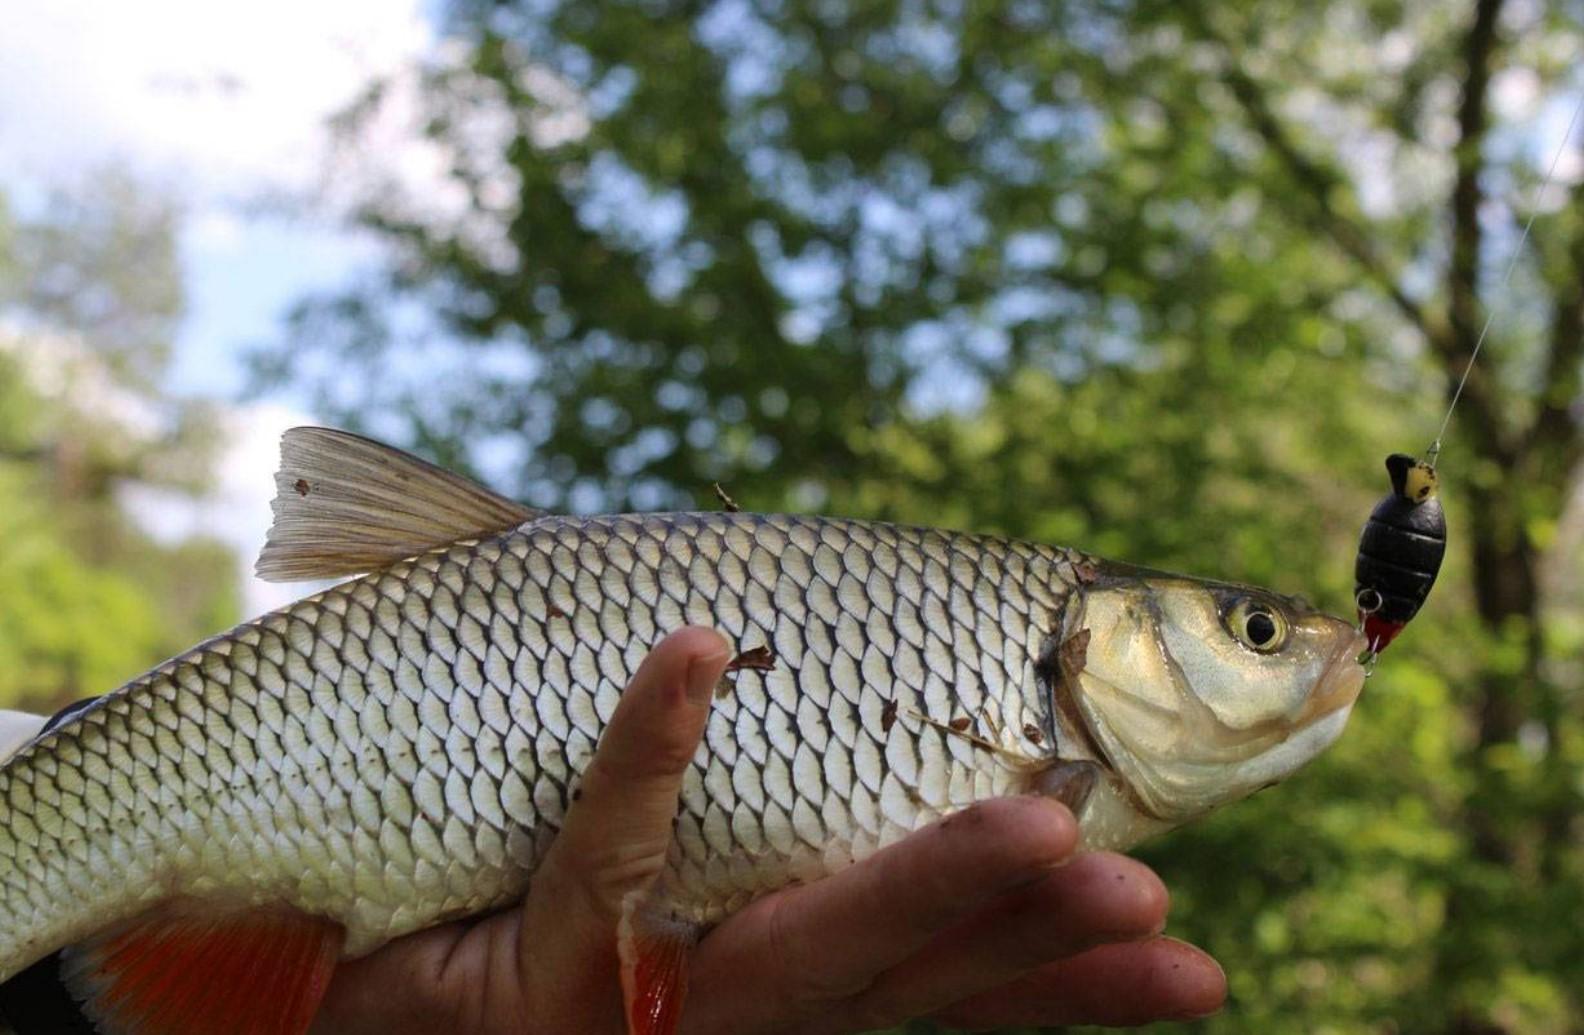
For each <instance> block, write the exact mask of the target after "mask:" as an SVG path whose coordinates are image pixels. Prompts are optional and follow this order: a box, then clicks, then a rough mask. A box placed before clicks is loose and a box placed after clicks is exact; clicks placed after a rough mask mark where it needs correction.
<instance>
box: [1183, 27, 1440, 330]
mask: <svg viewBox="0 0 1584 1035" xmlns="http://www.w3.org/2000/svg"><path fill="white" fill-rule="evenodd" d="M1182 10H1183V12H1184V14H1185V16H1186V17H1187V18H1188V20H1189V21H1190V22H1192V23H1193V25H1192V27H1193V28H1194V29H1196V30H1197V31H1198V32H1199V33H1200V35H1202V36H1203V37H1205V38H1206V39H1209V40H1210V41H1212V42H1214V43H1216V44H1217V45H1219V46H1220V47H1221V49H1222V50H1223V51H1224V52H1225V54H1226V59H1227V60H1226V67H1225V69H1224V70H1223V72H1222V75H1221V78H1222V80H1223V81H1224V82H1225V83H1226V85H1227V87H1228V88H1229V89H1230V90H1231V91H1232V96H1233V97H1235V98H1236V99H1237V102H1238V104H1239V106H1241V107H1242V109H1243V112H1244V114H1245V115H1247V116H1248V120H1249V123H1250V125H1251V126H1252V127H1253V128H1254V131H1255V132H1256V133H1258V134H1259V136H1260V139H1262V140H1263V141H1264V142H1265V146H1266V147H1268V148H1269V149H1270V150H1271V152H1272V153H1273V154H1274V155H1275V156H1276V157H1277V159H1278V160H1279V161H1280V162H1281V163H1282V165H1283V166H1284V167H1285V168H1286V170H1287V173H1288V175H1289V176H1291V177H1292V178H1293V180H1294V181H1295V182H1297V184H1298V185H1299V186H1300V187H1301V188H1303V190H1304V191H1305V193H1306V195H1307V196H1308V199H1309V202H1310V212H1309V215H1308V220H1307V221H1308V222H1309V223H1310V224H1311V225H1312V226H1314V227H1315V228H1316V229H1318V230H1319V231H1320V232H1321V233H1323V234H1325V235H1326V236H1327V237H1329V238H1330V239H1331V240H1332V241H1333V242H1334V243H1335V244H1336V245H1337V247H1339V248H1340V249H1342V251H1343V253H1344V254H1346V255H1347V256H1348V257H1349V258H1351V259H1352V260H1353V261H1354V262H1356V263H1358V265H1359V266H1360V267H1361V268H1362V269H1363V271H1364V273H1365V274H1366V275H1367V276H1368V277H1369V278H1370V279H1371V280H1372V281H1374V282H1375V284H1376V286H1378V287H1379V288H1380V289H1381V290H1382V291H1383V292H1385V293H1386V296H1387V297H1388V298H1390V299H1391V301H1392V304H1393V305H1395V306H1396V307H1397V309H1398V310H1399V311H1400V312H1401V313H1402V314H1403V316H1405V317H1406V318H1407V319H1408V321H1409V322H1410V323H1412V324H1413V325H1414V326H1415V327H1417V328H1418V329H1419V331H1420V332H1421V333H1422V334H1424V335H1425V337H1427V338H1434V337H1436V336H1437V335H1438V334H1440V333H1442V332H1441V329H1440V324H1441V321H1440V320H1439V319H1438V318H1437V317H1436V316H1435V315H1433V314H1431V313H1430V312H1428V311H1427V310H1426V309H1425V308H1424V306H1422V305H1420V304H1419V303H1418V302H1417V301H1415V300H1414V299H1413V298H1411V297H1409V296H1408V295H1407V294H1406V293H1405V292H1404V291H1403V289H1402V285H1401V284H1400V282H1399V278H1398V276H1397V273H1396V271H1395V270H1393V269H1392V268H1391V267H1390V265H1389V264H1388V263H1387V261H1386V260H1385V259H1384V258H1383V257H1382V256H1381V254H1380V252H1379V251H1378V250H1377V249H1376V247H1375V243H1374V241H1373V240H1372V238H1371V236H1370V235H1369V234H1368V233H1367V232H1366V231H1365V230H1364V228H1362V227H1360V226H1359V225H1358V224H1357V223H1355V222H1354V221H1353V220H1351V219H1349V218H1348V217H1347V216H1346V215H1344V214H1343V213H1342V212H1340V211H1338V209H1337V206H1336V204H1335V200H1336V198H1337V196H1338V195H1339V194H1340V193H1341V192H1343V191H1346V190H1347V189H1348V188H1349V184H1348V182H1347V179H1346V178H1345V177H1344V176H1343V175H1342V174H1341V173H1339V172H1337V171H1336V170H1335V169H1334V168H1331V167H1329V166H1327V165H1324V164H1322V163H1321V162H1318V161H1316V160H1315V159H1313V158H1311V157H1309V156H1308V155H1306V154H1304V153H1303V152H1302V151H1301V150H1299V148H1298V146H1297V145H1296V144H1295V143H1294V142H1293V139H1292V137H1291V135H1290V134H1289V133H1288V132H1287V128H1286V126H1284V125H1283V124H1282V122H1281V119H1279V118H1278V117H1277V116H1276V113H1275V111H1273V110H1272V108H1271V104H1270V100H1269V98H1268V97H1267V96H1266V92H1265V89H1264V87H1263V86H1261V85H1260V83H1258V82H1257V81H1256V80H1255V79H1254V77H1253V76H1251V75H1249V74H1248V73H1247V72H1245V71H1244V70H1243V68H1242V66H1241V64H1240V63H1239V61H1238V55H1237V53H1236V51H1235V50H1234V49H1233V47H1232V45H1231V43H1230V42H1228V40H1227V39H1226V38H1225V37H1223V36H1222V35H1220V34H1219V33H1218V32H1217V31H1216V29H1215V28H1214V26H1212V25H1210V24H1209V22H1208V21H1207V20H1206V18H1205V17H1204V13H1203V11H1201V10H1200V8H1199V5H1196V4H1185V5H1183V8H1182Z"/></svg>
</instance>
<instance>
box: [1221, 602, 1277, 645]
mask: <svg viewBox="0 0 1584 1035" xmlns="http://www.w3.org/2000/svg"><path fill="white" fill-rule="evenodd" d="M1227 628H1228V629H1230V630H1231V632H1232V635H1233V636H1235V637H1236V638H1237V640H1238V642H1239V643H1241V644H1243V645H1244V646H1245V647H1248V648H1250V649H1252V650H1257V651H1259V652H1260V653H1261V654H1269V653H1271V652H1273V651H1278V650H1281V649H1282V647H1283V646H1284V645H1285V644H1286V643H1287V620H1286V619H1285V618H1283V617H1282V616H1281V613H1280V612H1279V611H1275V610H1273V609H1272V608H1271V607H1270V606H1269V605H1268V604H1263V603H1260V602H1259V601H1257V600H1248V599H1244V600H1240V601H1238V602H1237V604H1236V605H1234V606H1233V608H1232V611H1231V613H1230V614H1228V615H1227Z"/></svg>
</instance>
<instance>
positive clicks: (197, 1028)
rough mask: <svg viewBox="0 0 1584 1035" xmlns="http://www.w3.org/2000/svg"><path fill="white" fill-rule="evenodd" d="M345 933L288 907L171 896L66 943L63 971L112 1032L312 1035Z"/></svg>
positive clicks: (112, 1034)
mask: <svg viewBox="0 0 1584 1035" xmlns="http://www.w3.org/2000/svg"><path fill="white" fill-rule="evenodd" d="M345 934H346V932H345V931H343V930H342V928H341V925H340V924H338V923H335V922H334V921H332V920H326V919H324V918H322V917H315V916H308V915H306V914H304V913H299V912H296V911H295V910H291V909H286V908H279V909H269V908H262V909H253V910H249V911H246V912H236V911H234V910H232V911H227V910H224V909H220V910H213V909H207V908H205V907H204V905H203V904H202V903H181V904H167V905H162V906H159V907H157V908H155V909H154V910H153V911H152V912H149V913H146V914H144V915H143V916H141V917H139V918H138V919H137V920H134V921H133V922H132V923H131V924H128V925H126V926H123V927H118V928H116V929H114V930H113V931H110V932H107V933H106V934H103V935H100V936H98V937H96V938H93V939H90V940H89V941H86V942H83V943H81V944H80V945H75V946H73V947H71V948H69V949H67V950H66V951H65V953H64V954H63V955H62V960H61V978H62V981H63V982H64V983H65V985H66V987H67V988H68V989H69V990H70V991H71V993H72V994H73V995H74V996H76V997H77V999H79V1000H80V1001H81V1002H82V1003H83V1012H84V1013H85V1014H87V1015H88V1016H89V1017H90V1018H92V1019H93V1021H94V1023H95V1024H97V1025H98V1027H99V1029H100V1030H101V1031H102V1032H104V1033H105V1035H217V1033H220V1032H225V1033H227V1035H303V1033H305V1032H306V1031H307V1030H308V1026H309V1025H310V1024H312V1023H313V1019H314V1014H315V1013H317V1012H318V1010H319V1000H320V999H322V998H323V997H324V993H325V989H326V988H328V987H329V985H330V975H331V972H332V971H334V970H335V965H336V960H337V959H339V958H340V955H341V943H342V941H343V939H344V937H345Z"/></svg>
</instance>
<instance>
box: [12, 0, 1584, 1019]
mask: <svg viewBox="0 0 1584 1035" xmlns="http://www.w3.org/2000/svg"><path fill="white" fill-rule="evenodd" d="M229 6H230V5H211V4H202V3H198V2H196V0H146V2H144V3H141V4H137V5H116V4H110V3H92V2H89V0H61V2H57V3H53V4H49V5H42V4H40V5H16V9H14V10H10V11H8V14H7V31H6V32H5V33H4V34H3V35H0V705H4V706H6V707H13V706H22V707H28V708H35V709H49V708H52V707H56V706H58V705H59V704H61V703H63V702H65V701H67V700H69V699H72V698H74V697H78V696H82V695H86V694H94V693H100V692H103V691H105V690H107V689H109V688H110V687H112V686H114V685H116V684H117V683H119V682H120V681H122V680H124V679H126V678H128V677H130V676H132V675H134V674H136V673H138V672H140V671H141V670H143V669H144V668H146V667H148V666H149V665H151V664H152V663H154V662H156V661H158V660H160V659H161V658H162V657H163V656H166V655H168V654H171V653H173V652H175V651H177V650H179V649H182V648H185V647H186V646H187V645H189V644H190V643H192V642H194V641H196V640H197V639H199V638H201V637H203V636H205V635H207V634H209V633H212V632H214V631H217V630H218V629H220V628H223V627H225V626H226V625H228V624H229V623H231V622H233V621H235V620H237V619H239V618H242V617H245V616H248V615H250V614H254V613H257V612H258V611H260V610H262V609H265V608H267V607H270V606H274V605H276V604H278V603H281V602H283V601H285V600H287V599H290V598H291V597H293V596H295V595H297V593H298V592H299V590H300V588H298V587H285V588H281V587H266V586H262V585H261V584H258V583H255V582H253V581H251V580H250V578H249V577H248V576H247V574H246V573H247V570H248V567H249V566H250V564H251V560H252V554H253V553H254V552H255V551H256V550H257V548H258V546H259V544H260V541H261V539H262V536H263V532H264V529H265V527H266V526H267V524H268V520H269V516H268V498H269V495H270V491H271V478H270V476H271V473H272V471H273V465H274V450H275V441H276V438H277V436H278V434H279V432H280V430H281V429H282V428H284V427H286V426H288V425H290V424H292V423H298V422H305V421H314V422H329V423H335V424H339V425H343V426H348V427H352V428H357V429H361V430H364V431H367V432H370V433H373V434H376V435H379V436H381V437H384V438H387V439H389V440H391V441H394V442H396V443H398V444H402V445H405V446H408V447H412V448H415V449H417V450H418V451H420V452H422V453H423V454H425V455H427V456H430V457H432V458H435V459H437V460H439V461H441V462H443V463H446V464H448V465H453V466H457V467H461V468H463V469H467V470H471V471H472V472H474V473H476V474H478V475H479V476H481V477H484V478H486V479H487V480H489V481H490V482H491V483H493V484H494V485H496V486H497V487H499V488H502V489H504V490H507V491H510V492H512V493H514V494H516V495H518V496H520V497H522V498H524V499H525V500H527V501H528V502H530V503H532V504H534V505H537V506H544V507H555V508H563V509H570V510H573V511H579V512H588V511H601V510H616V509H626V508H633V509H658V508H674V507H688V506H695V505H697V506H704V507H713V506H715V504H714V502H713V498H712V496H711V493H710V485H711V483H713V482H716V481H719V482H721V483H723V484H724V485H726V486H727V487H728V488H729V490H730V491H731V493H732V495H733V496H735V497H736V499H737V500H738V501H739V502H741V503H742V504H743V505H744V506H746V507H748V508H751V509H762V510H775V509H789V510H796V511H820V512H825V513H833V514H841V515H854V516H866V517H877V518H890V519H898V520H907V521H918V522H927V523H931V524H939V525H947V526H953V527H959V528H968V529H974V530H978V531H983V532H1000V533H1007V534H1013V535H1019V536H1028V537H1034V538H1038V539H1042V540H1047V541H1052V542H1056V543H1062V544H1068V545H1075V546H1079V547H1083V548H1085V549H1088V550H1091V551H1094V552H1096V553H1100V554H1103V555H1106V556H1110V557H1114V558H1117V559H1125V560H1129V561H1133V562H1137V563H1141V564H1146V565H1150V566H1154V567H1161V568H1170V569H1179V570H1184V571H1188V572H1193V573H1197V574H1202V575H1212V576H1217V577H1222V578H1227V579H1235V580H1246V581H1252V582H1258V583H1263V584H1266V585H1269V586H1272V587H1274V588H1277V589H1280V590H1283V591H1286V592H1292V593H1302V594H1304V595H1306V596H1308V597H1310V598H1311V599H1314V600H1318V601H1320V602H1322V603H1323V604H1325V605H1327V606H1328V607H1329V608H1331V609H1332V610H1334V611H1337V612H1339V613H1348V612H1349V611H1350V609H1351V601H1350V594H1351V568H1352V558H1353V551H1354V546H1355V543H1356V535H1357V532H1358V529H1359V526H1360V525H1361V523H1362V521H1363V519H1364V517H1365V515H1366V514H1367V513H1368V510H1369V508H1370V506H1371V505H1372V504H1373V502H1374V501H1375V499H1376V498H1378V497H1379V496H1380V495H1381V494H1382V493H1384V492H1385V491H1386V489H1387V483H1386V478H1385V473H1384V470H1383V468H1382V466H1381V460H1382V458H1383V457H1384V455H1385V454H1386V453H1388V452H1392V451H1409V452H1420V451H1422V450H1423V449H1424V447H1425V446H1426V445H1427V444H1428V442H1429V441H1430V439H1431V438H1432V437H1433V436H1434V433H1435V429H1436V426H1437V424H1438V423H1439V420H1440V417H1441V414H1442V411H1443V408H1444V407H1445V405H1446V398H1447V395H1448V392H1449V388H1450V382H1451V380H1452V378H1454V377H1455V375H1456V374H1457V373H1459V372H1461V370H1462V368H1463V365H1464V363H1465V362H1466V359H1467V357H1468V355H1469V353H1470V351H1471V349H1472V347H1473V344H1474V340H1475V338H1476V335H1477V333H1478V330H1479V326H1480V324H1481V323H1482V322H1483V319H1484V315H1485V313H1486V311H1487V308H1488V307H1490V306H1492V305H1498V306H1500V309H1499V311H1498V316H1497V320H1496V323H1495V327H1494V330H1493V332H1492V334H1491V338H1490V340H1489V342H1488V343H1487V347H1486V349H1485V351H1484V353H1483V354H1482V356H1481V363H1480V365H1479V366H1478V367H1477V368H1476V369H1475V371H1474V374H1473V376H1472V378H1471V379H1470V382H1469V387H1468V391H1467V393H1466V394H1465V396H1464V398H1463V402H1462V404H1461V407H1460V409H1459V411H1458V414H1457V416H1456V418H1455V419H1454V421H1453V424H1452V428H1451V433H1450V436H1449V438H1448V440H1447V445H1446V452H1445V454H1444V457H1443V460H1442V465H1441V469H1442V473H1443V483H1444V487H1445V488H1444V492H1445V496H1446V505H1447V510H1448V513H1449V523H1450V531H1451V540H1452V544H1453V545H1452V548H1451V552H1450V554H1449V558H1448V563H1447V567H1446V570H1445V571H1444V573H1443V575H1442V578H1441V584H1440V586H1439V588H1438V590H1437V591H1436V593H1435V594H1434V595H1433V596H1432V597H1431V600H1430V603H1429V605H1428V607H1427V608H1426V609H1425V611H1424V612H1423V613H1422V614H1421V616H1420V617H1419V619H1418V620H1417V622H1416V623H1415V624H1414V625H1413V626H1411V627H1410V629H1409V630H1408V632H1407V633H1405V634H1404V636H1403V637H1402V638H1401V639H1400V640H1399V641H1398V642H1397V644H1396V645H1395V646H1394V647H1393V648H1392V650H1391V651H1390V652H1389V653H1388V654H1387V656H1386V657H1385V659H1384V660H1383V662H1382V663H1381V665H1380V667H1379V670H1378V671H1377V672H1376V674H1375V676H1374V678H1373V679H1372V681H1371V682H1370V684H1369V687H1368V689H1367V690H1366V693H1365V696H1364V698H1363V700H1362V702H1361V704H1360V706H1359V708H1358V710H1357V711H1356V712H1355V719H1354V722H1353V725H1352V728H1351V729H1350V731H1349V733H1348V735H1347V736H1346V737H1345V738H1343V740H1342V741H1341V742H1340V743H1339V744H1338V746H1337V747H1336V748H1334V749H1333V750H1332V751H1331V753H1330V754H1329V755H1328V756H1327V757H1325V758H1324V759H1322V760H1321V761H1320V762H1319V763H1317V764H1316V765H1314V766H1313V767H1311V768H1310V769H1309V770H1307V771H1306V772H1304V773H1302V774H1300V775H1299V776H1298V777H1297V778H1295V779H1293V780H1292V781H1290V782H1289V783H1288V784H1286V785H1284V786H1283V787H1282V788H1281V789H1279V790H1277V791H1273V792H1271V793H1269V794H1263V795H1259V796H1258V797H1256V798H1255V799H1254V800H1252V801H1250V802H1247V803H1245V804H1242V805H1239V806H1237V807H1235V808H1233V809H1230V810H1228V811H1227V812H1225V813H1223V814H1221V815H1218V816H1216V817H1213V818H1212V819H1210V820H1209V821H1207V822H1203V823H1200V824H1199V825H1197V826H1195V827H1193V828H1191V829H1189V830H1185V831H1182V832H1179V833H1177V834H1174V835H1172V836H1171V837H1169V838H1167V839H1165V840H1162V841H1160V842H1159V843H1157V844H1154V845H1151V846H1149V848H1148V849H1147V850H1146V851H1144V852H1143V853H1142V854H1143V855H1144V856H1145V858H1146V859H1147V860H1148V861H1149V862H1150V863H1152V864H1153V865H1154V866H1155V867H1156V868H1157V869H1158V870H1159V871H1160V873H1161V874H1162V875H1163V876H1164V878H1165V879H1166V881H1167V883H1168V884H1169V885H1170V886H1171V888H1172V891H1173V895H1174V903H1175V907H1174V913H1173V919H1172V926H1171V931H1172V933H1175V934H1177V935H1179V936H1182V937H1185V938H1190V939H1193V940H1195V941H1197V942H1199V943H1200V944H1202V945H1204V946H1206V947H1207V948H1208V949H1209V950H1211V951H1212V952H1213V953H1215V954H1216V955H1217V956H1218V957H1219V958H1220V959H1221V961H1222V962H1223V963H1224V964H1225V966H1226V969H1227V972H1228V975H1229V978H1230V982H1231V1000H1230V1003H1229V1005H1228V1007H1227V1009H1226V1010H1225V1012H1224V1013H1222V1014H1221V1015H1220V1016H1218V1017H1216V1018H1214V1019H1211V1020H1208V1021H1204V1022H1200V1023H1198V1024H1194V1025H1186V1026H1171V1025H1162V1026H1160V1027H1159V1029H1158V1030H1160V1031H1195V1032H1216V1033H1234V1032H1236V1033H1255V1032H1258V1033H1273V1032H1274V1033H1325V1032H1333V1033H1342V1032H1382V1033H1385V1032H1412V1033H1420V1032H1445V1033H1461V1035H1473V1033H1491V1035H1496V1033H1514V1035H1516V1033H1553V1032H1554V1033H1562V1032H1579V1031H1584V818H1581V817H1584V810H1581V806H1584V589H1581V586H1584V579H1581V576H1584V487H1581V479H1580V461H1581V457H1584V430H1581V422H1584V395H1581V373H1584V370H1581V366H1584V158H1581V155H1584V151H1581V144H1580V142H1579V140H1577V139H1575V140H1574V141H1573V142H1571V143H1570V144H1569V145H1568V147H1567V149H1566V150H1565V151H1564V152H1563V154H1562V158H1561V162H1560V165H1559V166H1558V172H1557V175H1556V179H1555V182H1554V183H1553V185H1552V186H1551V187H1550V188H1549V189H1547V190H1545V191H1543V192H1542V191H1540V190H1539V189H1538V188H1539V181H1540V178H1541V176H1542V175H1543V173H1544V171H1545V168H1546V166H1547V165H1548V164H1549V162H1550V160H1551V157H1552V154H1553V153H1554V152H1555V151H1556V149H1557V148H1558V147H1559V146H1560V145H1561V144H1562V141H1563V136H1564V133H1565V130H1566V127H1567V125H1568V118H1569V115H1570V113H1571V112H1572V109H1573V105H1574V103H1575V101H1576V99H1577V98H1578V96H1579V94H1580V91H1581V90H1584V81H1581V79H1584V77H1581V75H1580V70H1581V67H1584V66H1581V62H1580V56H1581V55H1580V52H1581V45H1584V6H1581V5H1580V4H1578V3H1576V2H1568V3H1543V2H1538V0H1478V2H1465V0H1459V2H1445V3H1437V4H1424V3H1411V2H1406V0H1405V2H1394V0H1337V2H1324V0H1305V2H1302V3H1299V2H1286V0H1269V2H1264V3H1259V4H1253V3H1213V4H1209V3H1207V4H1200V3H1184V2H1178V0H1074V2H1037V0H1008V2H991V0H864V2H860V0H854V2H850V3H841V2H837V0H764V2H750V0H714V2H709V3H676V2H668V0H622V2H619V0H577V2H566V3H563V2H557V0H512V2H501V3H494V4H483V3H472V2H467V0H456V2H452V3H444V2H439V0H436V2H435V3H433V4H426V5H418V4H413V3H388V2H384V0H380V2H375V0H349V2H343V3H338V4H323V3H310V2H308V0H283V2H280V3H276V4H272V5H267V6H259V7H255V8H250V9H247V10H241V9H230V10H228V9H227V8H228V7H229ZM28 8H31V9H28ZM1580 135H1581V136H1584V134H1580ZM1531 214H1536V216H1537V218H1536V221H1535V225H1534V232H1533V236H1532V238H1531V239H1530V241H1529V244H1528V246H1527V247H1526V248H1525V249H1524V250H1523V251H1522V253H1521V257H1520V259H1519V261H1518V264H1517V267H1516V272H1515V274H1514V276H1513V279H1512V282H1511V284H1510V286H1506V287H1504V286H1503V285H1502V283H1501V277H1502V273H1503V271H1504V269H1505V267H1506V264H1507V262H1508V259H1509V257H1510V256H1511V255H1512V254H1513V253H1514V249H1515V248H1516V246H1517V243H1518V233H1519V229H1520V228H1521V226H1522V223H1523V221H1524V220H1526V219H1527V218H1529V216H1530V215H1531ZM918 1030H921V1031H922V1030H929V1029H928V1028H927V1027H920V1028H919V1029H918Z"/></svg>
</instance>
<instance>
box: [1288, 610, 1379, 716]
mask: <svg viewBox="0 0 1584 1035" xmlns="http://www.w3.org/2000/svg"><path fill="white" fill-rule="evenodd" d="M1368 648H1369V640H1368V639H1367V638H1366V637H1365V636H1364V634H1363V633H1362V632H1359V631H1358V630H1356V629H1355V630H1353V635H1352V636H1351V637H1349V638H1348V639H1347V640H1346V641H1344V642H1343V643H1342V644H1341V645H1340V646H1339V647H1338V648H1337V650H1336V652H1335V653H1334V654H1333V655H1332V656H1331V661H1330V663H1329V664H1327V665H1326V668H1325V671H1324V672H1322V673H1321V674H1320V679H1319V681H1317V682H1316V683H1315V689H1314V692H1313V693H1312V694H1310V695H1309V698H1308V700H1306V701H1305V702H1304V705H1303V708H1302V710H1301V711H1300V712H1299V714H1298V715H1297V717H1296V722H1295V724H1296V725H1297V726H1300V727H1301V726H1306V725H1308V724H1309V723H1311V722H1313V721H1315V720H1316V719H1319V718H1322V717H1324V716H1327V715H1330V714H1331V713H1332V712H1335V711H1339V710H1341V709H1343V708H1350V707H1352V706H1353V702H1354V701H1357V700H1358V697H1359V694H1360V693H1362V692H1363V690H1364V675H1365V673H1364V666H1363V665H1361V664H1359V661H1358V659H1359V656H1360V655H1361V654H1363V653H1364V651H1365V650H1367V649H1368Z"/></svg>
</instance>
